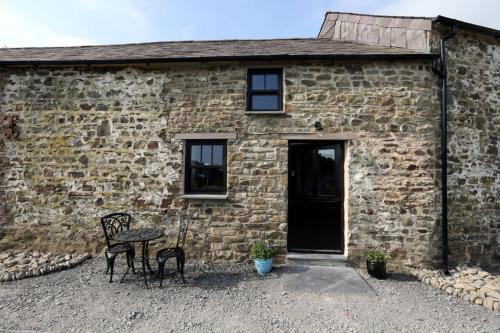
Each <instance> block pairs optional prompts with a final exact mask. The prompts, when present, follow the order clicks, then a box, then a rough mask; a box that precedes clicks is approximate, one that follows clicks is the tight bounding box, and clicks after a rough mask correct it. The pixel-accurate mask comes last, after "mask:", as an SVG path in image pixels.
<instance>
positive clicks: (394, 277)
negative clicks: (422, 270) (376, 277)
mask: <svg viewBox="0 0 500 333" xmlns="http://www.w3.org/2000/svg"><path fill="white" fill-rule="evenodd" d="M385 280H388V281H399V282H409V281H418V279H417V278H416V277H414V276H411V275H407V274H402V273H387V278H386V279H385Z"/></svg>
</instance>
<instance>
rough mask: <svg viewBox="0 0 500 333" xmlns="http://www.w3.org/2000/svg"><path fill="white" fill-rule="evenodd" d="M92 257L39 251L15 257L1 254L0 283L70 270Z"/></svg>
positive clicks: (23, 253) (85, 254) (9, 254)
mask: <svg viewBox="0 0 500 333" xmlns="http://www.w3.org/2000/svg"><path fill="white" fill-rule="evenodd" d="M91 257H92V256H91V255H90V254H89V253H84V254H81V255H79V256H73V255H71V254H66V255H58V254H52V253H46V254H43V253H40V252H38V251H34V252H29V253H28V252H21V253H18V254H15V255H14V254H12V253H3V254H0V282H8V281H15V280H21V279H25V278H30V277H36V276H41V275H45V274H49V273H52V272H57V271H60V270H63V269H68V268H71V267H74V266H77V265H79V264H81V263H82V262H84V261H85V260H87V259H90V258H91Z"/></svg>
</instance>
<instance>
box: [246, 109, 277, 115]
mask: <svg viewBox="0 0 500 333" xmlns="http://www.w3.org/2000/svg"><path fill="white" fill-rule="evenodd" d="M245 114H247V115H250V114H274V115H286V112H285V111H284V110H281V111H245Z"/></svg>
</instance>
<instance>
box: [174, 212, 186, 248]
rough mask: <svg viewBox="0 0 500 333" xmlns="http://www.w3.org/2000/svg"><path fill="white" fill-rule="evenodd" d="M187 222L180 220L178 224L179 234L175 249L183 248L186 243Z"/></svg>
mask: <svg viewBox="0 0 500 333" xmlns="http://www.w3.org/2000/svg"><path fill="white" fill-rule="evenodd" d="M188 225H189V220H188V219H181V221H180V222H179V234H178V235H177V245H176V247H181V248H182V247H184V243H186V234H187V230H188Z"/></svg>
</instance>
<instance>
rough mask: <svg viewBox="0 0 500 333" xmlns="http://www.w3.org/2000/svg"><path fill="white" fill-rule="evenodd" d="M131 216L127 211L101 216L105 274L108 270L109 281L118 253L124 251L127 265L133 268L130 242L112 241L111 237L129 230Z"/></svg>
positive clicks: (132, 249) (132, 250)
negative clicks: (105, 245)
mask: <svg viewBox="0 0 500 333" xmlns="http://www.w3.org/2000/svg"><path fill="white" fill-rule="evenodd" d="M131 220H132V217H131V216H130V214H127V213H112V214H109V215H106V216H104V217H102V218H101V224H102V229H103V231H104V236H105V237H106V243H107V245H108V247H107V248H106V252H105V253H106V264H107V266H106V274H107V273H108V272H110V273H111V274H110V277H109V282H113V269H114V266H115V259H116V257H117V256H118V255H119V254H120V253H125V256H126V258H127V266H128V267H130V268H132V272H133V273H134V274H135V269H134V257H135V250H134V247H133V246H132V245H131V244H127V243H113V242H112V241H113V239H114V237H115V235H116V234H117V233H119V232H120V231H123V230H130V222H131Z"/></svg>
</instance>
